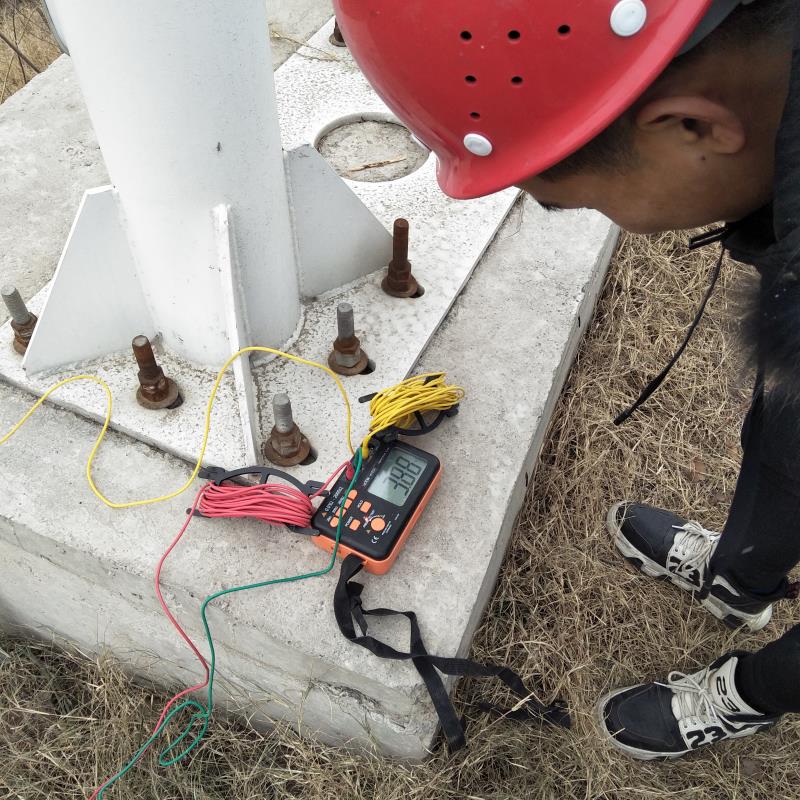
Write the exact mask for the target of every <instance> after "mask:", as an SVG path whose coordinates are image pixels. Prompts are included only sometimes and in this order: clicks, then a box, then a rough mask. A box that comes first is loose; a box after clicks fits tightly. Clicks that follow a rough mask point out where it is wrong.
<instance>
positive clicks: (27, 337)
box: [0, 286, 38, 356]
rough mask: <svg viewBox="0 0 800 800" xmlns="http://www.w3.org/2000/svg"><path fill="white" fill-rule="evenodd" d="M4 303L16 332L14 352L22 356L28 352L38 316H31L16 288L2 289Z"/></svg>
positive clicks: (13, 329)
mask: <svg viewBox="0 0 800 800" xmlns="http://www.w3.org/2000/svg"><path fill="white" fill-rule="evenodd" d="M0 294H2V296H3V302H4V303H5V304H6V308H7V309H8V313H9V314H10V315H11V330H12V331H14V342H13V344H14V350H16V352H17V353H19V354H20V355H21V356H23V355H25V353H26V351H27V350H28V345H29V344H30V341H31V338H32V337H33V331H34V329H35V328H36V323H37V322H38V320H37V318H36V314H31V312H30V311H28V307H27V306H26V305H25V301H24V300H23V299H22V296H21V295H20V293H19V292H18V291H17V290H16V288H15V287H14V286H3V287H2V289H0Z"/></svg>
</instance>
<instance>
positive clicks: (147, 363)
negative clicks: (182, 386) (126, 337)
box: [132, 336, 183, 409]
mask: <svg viewBox="0 0 800 800" xmlns="http://www.w3.org/2000/svg"><path fill="white" fill-rule="evenodd" d="M132 344H133V355H134V356H136V363H137V364H138V365H139V388H138V389H137V390H136V399H137V400H138V401H139V405H140V406H142V407H143V408H148V409H157V408H177V407H178V406H179V405H181V403H183V398H182V397H181V393H180V390H179V389H178V384H177V383H175V381H173V380H172V379H171V378H168V377H167V376H166V375H164V370H163V369H161V367H159V366H158V362H157V361H156V356H155V353H154V352H153V346H152V345H151V344H150V340H149V339H148V338H147V337H146V336H137V337H136V338H135V339H134V340H133V343H132Z"/></svg>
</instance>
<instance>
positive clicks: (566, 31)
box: [558, 25, 572, 36]
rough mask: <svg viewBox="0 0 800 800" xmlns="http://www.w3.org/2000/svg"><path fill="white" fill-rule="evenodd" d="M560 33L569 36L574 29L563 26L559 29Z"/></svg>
mask: <svg viewBox="0 0 800 800" xmlns="http://www.w3.org/2000/svg"><path fill="white" fill-rule="evenodd" d="M558 32H559V34H560V35H561V36H569V35H570V33H572V28H571V27H570V26H569V25H561V26H559V28H558Z"/></svg>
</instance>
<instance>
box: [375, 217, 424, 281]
mask: <svg viewBox="0 0 800 800" xmlns="http://www.w3.org/2000/svg"><path fill="white" fill-rule="evenodd" d="M409 227H410V226H409V224H408V220H407V219H402V218H400V219H396V220H395V221H394V236H393V239H392V242H393V247H392V260H391V261H390V262H389V270H388V272H387V273H386V277H385V278H384V279H383V283H382V284H381V288H382V289H383V291H384V292H386V294H388V295H391V296H392V297H419V296H420V294H421V290H420V287H419V284H418V283H417V280H416V278H415V277H414V276H413V275H412V274H411V262H410V261H409V260H408V234H409Z"/></svg>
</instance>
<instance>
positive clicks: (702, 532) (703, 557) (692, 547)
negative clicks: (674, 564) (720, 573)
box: [672, 521, 720, 575]
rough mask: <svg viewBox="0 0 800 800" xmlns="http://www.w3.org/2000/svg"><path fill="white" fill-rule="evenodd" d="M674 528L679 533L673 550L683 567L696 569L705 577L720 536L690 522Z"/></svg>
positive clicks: (697, 523) (698, 524)
mask: <svg viewBox="0 0 800 800" xmlns="http://www.w3.org/2000/svg"><path fill="white" fill-rule="evenodd" d="M672 527H673V528H675V529H676V530H677V531H679V533H677V534H676V535H675V540H674V541H673V543H672V550H673V551H674V553H675V556H676V557H677V558H678V559H680V561H681V567H682V568H685V567H691V568H694V569H696V570H698V572H700V574H701V575H704V574H705V571H706V568H707V567H708V562H709V561H710V560H711V554H712V553H713V552H714V549H715V548H716V546H717V542H718V541H719V537H720V534H719V533H716V532H715V531H708V530H706V529H705V528H704V527H703V526H702V525H701V524H700V523H699V522H691V521H690V522H687V523H686V524H685V525H673V526H672Z"/></svg>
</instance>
